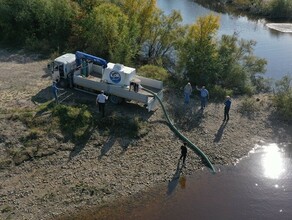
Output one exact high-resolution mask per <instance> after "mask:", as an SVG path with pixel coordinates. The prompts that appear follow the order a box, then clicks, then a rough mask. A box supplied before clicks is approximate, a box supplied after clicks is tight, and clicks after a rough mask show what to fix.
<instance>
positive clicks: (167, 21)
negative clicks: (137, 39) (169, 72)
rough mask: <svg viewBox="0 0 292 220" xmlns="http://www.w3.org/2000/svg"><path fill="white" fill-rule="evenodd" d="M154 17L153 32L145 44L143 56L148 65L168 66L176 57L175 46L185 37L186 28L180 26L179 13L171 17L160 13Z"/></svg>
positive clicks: (172, 14) (174, 13)
mask: <svg viewBox="0 0 292 220" xmlns="http://www.w3.org/2000/svg"><path fill="white" fill-rule="evenodd" d="M154 17H155V20H153V22H152V26H151V32H150V34H149V36H148V38H147V39H145V42H144V43H143V49H142V54H143V56H144V57H146V60H147V62H148V63H154V64H160V65H164V64H165V65H166V64H169V63H171V62H169V61H170V60H171V58H173V57H174V56H175V55H174V49H175V45H176V44H177V42H178V39H180V37H181V36H183V34H184V32H185V28H184V27H183V26H181V25H180V22H181V21H182V18H181V15H180V13H179V12H177V11H173V12H172V13H171V14H170V15H169V16H165V15H164V14H163V13H162V12H161V11H159V12H157V14H155V15H154Z"/></svg>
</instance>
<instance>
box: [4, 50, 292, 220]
mask: <svg viewBox="0 0 292 220" xmlns="http://www.w3.org/2000/svg"><path fill="white" fill-rule="evenodd" d="M0 64H1V67H0V79H1V81H0V93H1V98H0V104H1V112H0V160H1V163H0V165H1V167H0V219H9V218H10V219H52V218H55V217H56V216H59V215H60V214H62V213H68V212H72V211H73V210H74V211H76V210H80V209H82V208H83V207H85V206H88V207H90V206H101V205H104V204H107V203H108V202H112V201H114V200H115V199H117V198H122V197H128V196H131V195H135V194H136V193H141V192H143V191H146V190H148V189H150V188H151V187H153V186H154V185H155V184H157V183H163V182H167V181H169V180H171V179H172V178H173V175H174V174H175V171H176V168H177V162H178V157H179V156H180V145H181V141H180V140H179V139H178V138H177V137H176V136H175V135H174V133H173V132H172V131H171V130H170V129H169V127H168V125H167V123H166V121H165V120H164V117H163V112H162V110H161V109H160V108H158V109H157V110H156V111H155V112H153V113H148V112H147V111H146V109H144V108H143V107H142V106H140V105H139V104H124V105H121V106H114V105H111V104H108V105H107V114H108V115H111V114H119V115H122V116H131V115H135V116H138V117H140V118H143V119H144V120H145V121H147V131H146V132H145V135H144V136H142V137H140V138H139V139H129V138H125V137H115V136H111V134H108V135H101V134H100V132H99V131H97V130H96V131H95V130H93V131H92V133H91V135H90V138H89V139H88V140H87V142H86V143H84V144H83V145H82V146H76V145H74V144H73V143H71V142H70V141H67V142H66V141H65V140H63V139H62V136H61V135H60V136H55V135H52V136H50V134H47V135H46V136H45V137H46V139H45V140H44V141H43V144H42V145H41V146H42V147H46V150H47V151H49V150H50V149H54V150H53V151H51V153H48V154H45V153H44V154H42V155H43V156H40V157H38V158H32V159H31V160H28V161H25V162H23V163H20V164H19V165H15V163H14V161H13V160H12V158H10V156H9V154H8V153H7V152H8V151H9V148H10V147H11V146H14V147H15V146H19V148H21V147H22V146H21V142H20V140H19V137H21V135H22V134H23V133H25V132H27V128H26V126H25V124H23V123H21V122H20V121H18V120H11V119H10V118H9V110H13V109H17V108H21V109H33V108H35V107H36V106H37V104H38V103H36V102H33V101H34V99H33V97H35V96H38V97H40V96H41V97H43V99H44V100H48V99H50V92H49V86H50V84H51V79H50V77H49V76H48V75H46V73H45V68H46V64H47V60H41V61H40V60H38V58H37V57H36V56H24V55H19V54H16V53H9V52H7V51H3V50H1V51H0ZM73 93H74V94H73V96H72V97H74V96H79V97H80V96H84V98H86V99H87V100H89V101H92V102H93V103H94V99H95V97H93V96H90V95H85V94H83V93H75V92H73ZM181 93H182V92H181V91H180V92H176V93H174V92H172V91H166V92H165V99H164V103H165V105H166V108H167V110H168V112H169V113H170V117H171V118H172V120H173V121H174V123H175V125H176V126H177V128H179V129H180V131H181V132H182V133H183V134H184V135H185V136H186V137H188V138H189V139H190V140H191V141H192V142H193V143H195V144H196V145H197V146H199V147H200V149H201V150H203V151H204V152H205V153H206V155H207V156H208V157H209V159H210V160H211V161H212V163H213V164H215V165H216V164H232V163H235V162H236V161H237V160H238V159H239V158H241V157H243V156H245V155H246V154H247V153H248V151H250V150H251V149H252V148H253V147H254V144H255V143H258V142H259V141H266V142H270V141H272V142H275V141H276V142H289V141H290V142H291V136H289V135H291V134H292V132H291V131H292V130H291V126H290V127H289V126H288V125H286V124H285V123H284V122H282V121H280V120H279V119H278V118H277V116H275V114H273V111H274V108H273V106H272V104H271V101H270V99H269V96H268V95H265V96H263V95H261V96H256V97H254V99H256V98H259V101H258V102H256V105H257V108H258V110H257V111H255V112H254V113H252V114H251V113H250V114H247V113H241V112H240V106H241V103H242V100H243V98H233V104H232V109H231V111H230V121H229V122H228V123H222V119H223V115H222V114H223V105H222V103H220V104H218V103H217V104H216V103H212V102H211V103H209V105H208V107H207V108H206V110H205V111H204V112H203V113H201V112H200V111H198V108H199V101H198V99H197V98H193V99H192V100H191V103H190V105H189V106H188V107H186V106H184V104H183V103H182V94H181ZM72 97H71V98H72ZM211 97H212V94H211ZM71 101H72V100H71ZM66 102H70V98H69V99H67V100H66V101H64V104H66ZM52 146H58V147H57V148H56V147H55V148H53V147H52ZM76 147H78V149H79V150H78V151H77V152H76V151H74V149H76ZM202 167H204V165H203V163H202V161H201V158H199V157H198V156H197V155H196V154H195V153H194V152H192V151H190V150H189V154H188V158H187V166H186V168H184V169H183V172H184V173H185V174H186V175H190V174H192V173H193V172H194V170H197V169H200V168H202Z"/></svg>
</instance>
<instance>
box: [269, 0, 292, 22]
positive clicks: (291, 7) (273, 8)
mask: <svg viewBox="0 0 292 220" xmlns="http://www.w3.org/2000/svg"><path fill="white" fill-rule="evenodd" d="M267 10H268V11H269V14H270V16H271V17H272V18H284V19H289V18H290V19H291V18H292V1H291V0H271V1H270V2H269V4H268V6H267Z"/></svg>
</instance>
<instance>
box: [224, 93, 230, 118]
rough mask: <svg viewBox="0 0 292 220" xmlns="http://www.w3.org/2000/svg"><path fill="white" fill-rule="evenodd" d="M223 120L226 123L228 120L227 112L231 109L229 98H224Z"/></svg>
mask: <svg viewBox="0 0 292 220" xmlns="http://www.w3.org/2000/svg"><path fill="white" fill-rule="evenodd" d="M224 105H225V107H224V119H223V121H228V120H229V110H230V107H231V99H230V96H226V100H225V102H224Z"/></svg>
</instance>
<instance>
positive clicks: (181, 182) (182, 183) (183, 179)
mask: <svg viewBox="0 0 292 220" xmlns="http://www.w3.org/2000/svg"><path fill="white" fill-rule="evenodd" d="M186 182H187V179H186V177H185V176H181V177H180V179H179V185H180V188H181V189H185V188H186Z"/></svg>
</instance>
